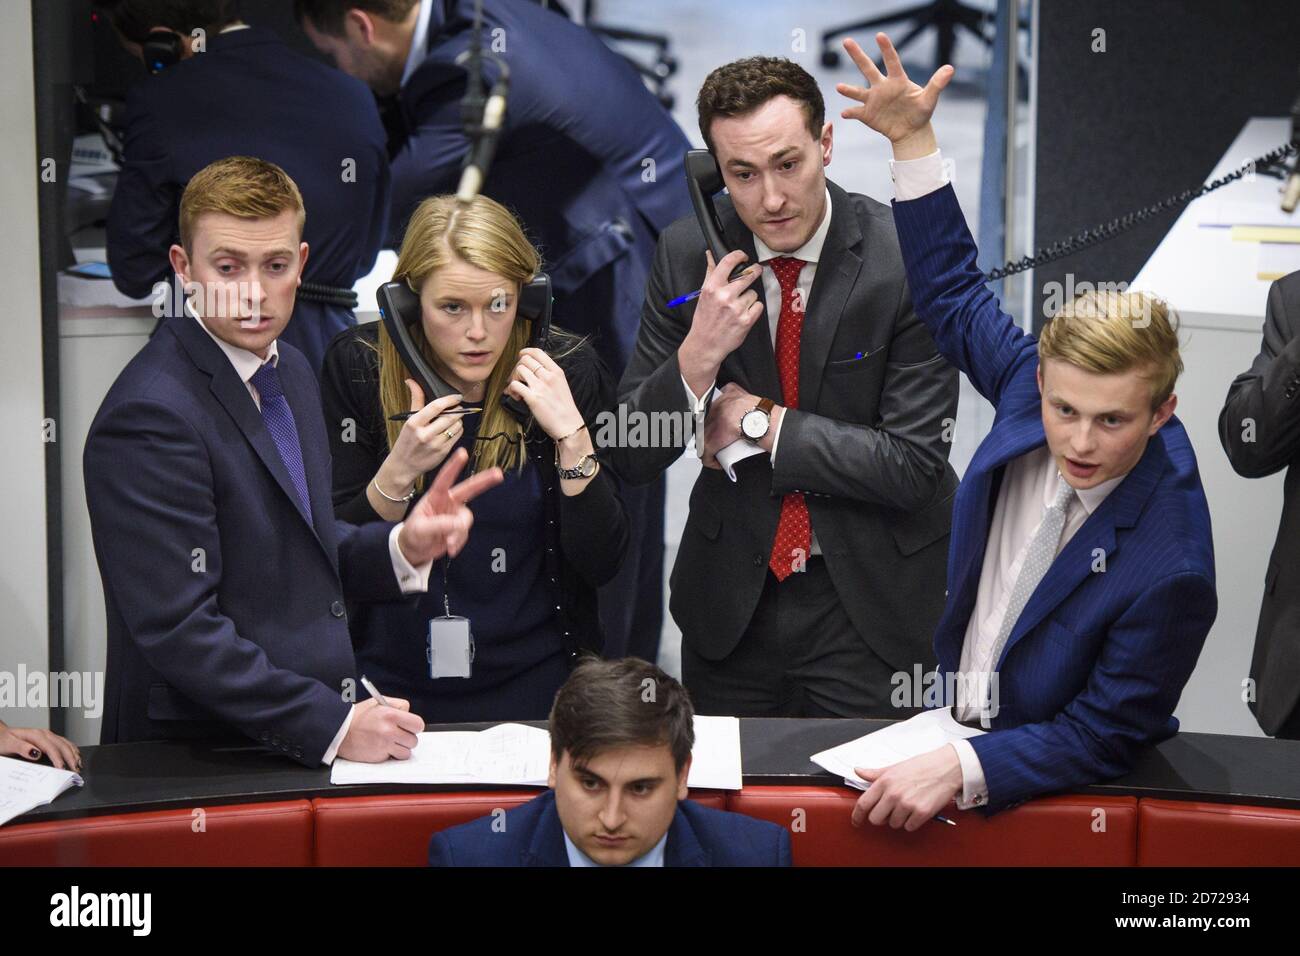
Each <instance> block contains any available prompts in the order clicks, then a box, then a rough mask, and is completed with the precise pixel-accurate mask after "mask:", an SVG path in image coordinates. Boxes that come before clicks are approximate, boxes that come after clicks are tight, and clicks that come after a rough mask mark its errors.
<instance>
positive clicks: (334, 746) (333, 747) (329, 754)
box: [320, 704, 357, 767]
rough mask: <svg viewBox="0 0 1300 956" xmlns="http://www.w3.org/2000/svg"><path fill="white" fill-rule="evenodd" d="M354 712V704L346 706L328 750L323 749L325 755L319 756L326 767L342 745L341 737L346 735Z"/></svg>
mask: <svg viewBox="0 0 1300 956" xmlns="http://www.w3.org/2000/svg"><path fill="white" fill-rule="evenodd" d="M356 712H357V705H356V704H353V705H352V706H351V707H349V708H348V715H347V716H346V717H344V718H343V726H342V727H340V728H339V732H338V733H337V734H335V735H334V742H333V743H331V744H330V748H329V750H327V751H325V756H323V757H321V758H320V762H321V763H323V764H325V766H327V767H328V766H329V765H330V764H332V763H333V762H334V758H335V757H337V756H338V752H339V748H340V747H342V746H343V738H344V737H346V736H347V735H348V728H349V727H351V726H352V715H353V714H355V713H356Z"/></svg>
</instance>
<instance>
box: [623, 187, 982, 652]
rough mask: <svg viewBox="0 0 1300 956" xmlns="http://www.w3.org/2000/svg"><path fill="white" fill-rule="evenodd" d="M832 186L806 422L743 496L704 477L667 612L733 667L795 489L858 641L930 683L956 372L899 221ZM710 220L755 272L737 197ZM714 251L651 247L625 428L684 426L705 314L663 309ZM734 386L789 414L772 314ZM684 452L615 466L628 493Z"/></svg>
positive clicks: (762, 460) (687, 308) (684, 241)
mask: <svg viewBox="0 0 1300 956" xmlns="http://www.w3.org/2000/svg"><path fill="white" fill-rule="evenodd" d="M827 185H828V188H829V190H830V195H831V224H830V230H829V234H828V235H827V237H826V243H825V246H824V247H823V251H822V257H821V260H820V262H819V264H818V267H817V275H816V278H815V280H814V282H813V287H812V291H811V294H810V295H809V301H808V311H807V313H806V315H805V317H804V325H803V333H802V340H801V345H800V357H799V406H800V407H799V408H798V409H797V410H789V411H787V413H786V415H785V419H784V421H783V423H782V426H781V435H780V442H779V444H778V446H777V454H776V463H775V467H773V466H772V463H771V461H770V459H769V457H768V456H767V455H756V456H754V457H752V458H748V459H745V460H744V461H742V462H740V463H739V464H738V465H737V466H736V476H737V479H738V480H737V482H736V483H734V484H733V483H732V482H731V480H730V479H729V478H727V476H726V474H725V473H724V472H721V471H718V470H715V469H711V468H705V469H703V471H702V473H701V474H700V477H699V479H698V480H697V481H696V483H695V487H694V489H693V490H692V492H691V499H690V514H689V516H688V518H687V522H686V529H685V531H684V533H683V536H682V543H681V549H680V551H679V552H678V555H677V562H676V564H675V565H674V567H673V571H672V577H671V581H670V583H671V589H672V596H671V600H670V605H669V606H670V609H671V611H672V614H673V618H674V619H675V620H676V621H677V624H678V626H679V627H681V629H682V635H683V640H684V641H686V642H687V643H688V644H689V645H690V646H691V647H692V648H693V649H694V650H695V651H697V652H698V653H699V654H701V655H702V656H703V657H705V658H706V659H709V660H721V659H722V658H724V657H726V656H727V655H728V654H729V653H731V651H732V650H733V649H734V648H735V646H736V645H737V643H738V642H739V641H740V639H741V637H742V635H743V634H744V632H745V629H746V627H747V626H748V624H749V621H750V619H751V618H752V616H753V614H754V609H755V608H756V607H757V605H758V599H759V595H760V593H761V592H762V589H763V583H764V577H765V575H766V573H767V563H768V556H769V553H770V551H771V548H772V542H773V539H774V538H775V536H776V525H777V519H778V517H779V516H780V510H781V498H782V496H783V495H785V494H786V493H789V492H794V491H802V492H804V494H805V498H806V501H807V503H808V510H809V514H810V515H811V518H812V527H813V531H814V532H815V533H816V535H817V539H818V541H819V542H820V545H821V549H822V553H823V554H824V556H825V560H826V567H827V569H828V571H829V573H830V576H831V579H832V580H833V581H834V584H835V588H836V591H837V593H838V594H839V597H840V600H841V601H842V602H843V604H844V606H845V608H846V609H847V611H848V614H849V617H850V619H851V620H852V621H853V624H854V626H855V628H856V629H857V630H858V632H859V633H860V634H862V635H863V637H864V638H865V639H866V641H867V643H868V644H869V645H870V646H871V648H872V649H873V650H874V651H875V652H876V653H878V654H879V655H880V656H881V657H883V658H884V659H885V660H886V661H887V662H889V663H890V664H892V665H894V666H895V667H897V668H900V669H907V670H910V669H911V667H912V665H913V664H915V663H918V662H920V663H923V664H925V665H926V666H927V667H928V666H929V665H930V663H931V662H932V661H933V659H934V651H933V637H934V629H935V626H936V624H937V623H938V620H939V615H940V613H941V612H942V610H943V603H944V581H945V562H946V558H947V539H948V531H949V527H950V524H951V520H952V497H953V494H954V493H955V491H956V488H957V476H956V475H955V474H954V473H953V470H952V468H951V467H950V466H949V465H948V450H949V447H950V443H951V438H952V427H951V426H952V422H953V420H955V418H956V412H957V373H956V371H955V370H954V369H953V368H952V366H950V365H949V364H948V363H947V362H946V361H945V360H944V359H943V357H942V356H940V355H939V354H938V352H937V351H936V349H935V346H934V342H933V340H932V339H931V338H930V334H929V332H927V331H926V329H925V327H924V326H923V325H922V324H921V323H920V321H918V319H917V318H916V315H915V313H914V312H913V311H912V303H911V297H910V295H909V293H908V289H907V282H906V279H905V278H904V273H903V263H902V258H901V256H900V253H899V249H898V239H897V237H896V235H895V233H894V224H893V215H892V213H891V212H890V210H889V207H887V206H884V205H882V204H880V203H878V202H876V201H875V200H872V199H869V198H867V197H866V196H859V195H850V194H848V193H846V192H844V190H842V189H840V188H839V187H838V186H836V185H835V184H834V183H828V184H827ZM718 213H719V216H720V218H721V219H722V224H723V229H724V232H725V234H726V241H727V244H728V246H729V247H730V248H733V249H737V248H738V249H744V250H745V252H746V253H748V255H749V257H750V261H751V262H752V261H753V260H754V258H755V252H754V241H753V235H752V234H751V233H750V231H749V229H748V228H746V227H745V225H744V224H743V223H742V222H741V221H740V219H739V217H738V216H737V215H736V213H735V210H734V209H733V208H732V205H731V202H730V200H729V199H726V198H721V197H720V198H719V200H718ZM704 250H705V242H704V235H703V233H702V232H701V231H700V228H699V226H698V224H697V223H696V220H695V219H694V217H688V218H685V219H681V220H678V221H677V222H675V223H673V224H672V225H671V226H669V228H668V229H667V230H666V231H665V232H664V233H663V235H662V236H660V238H659V244H658V248H657V250H656V252H655V263H654V271H653V274H652V275H651V277H650V281H649V284H648V286H647V290H646V299H645V304H644V306H643V307H642V311H641V326H640V330H639V332H638V335H637V343H636V351H635V353H634V355H633V356H632V361H631V363H630V364H629V365H628V368H627V372H626V373H625V374H624V376H623V380H622V382H621V383H620V385H619V402H620V404H621V405H625V406H626V409H627V413H628V414H629V415H631V413H634V412H648V413H652V414H653V413H655V412H673V413H677V414H679V415H686V416H689V413H690V403H689V401H688V399H687V395H686V389H685V387H684V386H683V385H682V379H681V372H680V369H679V367H678V364H677V347H678V346H679V345H680V344H681V342H682V340H683V339H684V338H685V337H686V333H687V331H689V329H690V324H691V318H692V316H693V315H694V314H695V303H694V302H690V303H687V304H686V305H684V306H680V307H678V308H676V309H671V310H670V309H667V308H665V304H666V303H667V302H668V301H669V300H670V299H672V298H673V297H675V296H677V295H680V294H682V293H684V292H688V291H690V290H692V289H698V288H699V287H700V285H701V283H702V282H703V281H704V271H705V259H704ZM759 281H761V280H759ZM755 287H756V288H757V289H758V291H759V299H760V301H761V300H762V299H763V295H762V290H761V286H758V285H757V284H756V286H755ZM859 352H861V353H863V357H862V358H861V359H857V358H855V356H856V354H857V353H859ZM728 382H735V383H736V384H738V385H740V386H741V387H742V388H744V389H746V390H747V391H749V392H751V393H753V394H755V395H759V396H765V397H768V398H771V399H773V400H774V401H776V402H777V403H778V404H781V403H782V402H781V383H780V377H779V375H778V373H777V368H776V358H775V356H774V354H773V350H772V341H771V334H770V331H769V325H768V319H767V316H766V314H764V315H762V316H760V317H759V319H758V321H757V322H755V323H754V326H753V328H752V329H751V330H750V333H749V335H748V337H747V338H746V339H745V341H744V342H743V343H742V344H741V346H740V348H738V349H737V350H736V351H735V352H733V353H732V354H731V355H730V356H728V358H727V359H726V360H725V361H724V362H723V364H722V368H721V370H720V371H719V373H718V382H717V385H718V387H719V388H721V387H722V386H724V385H725V384H727V383H728ZM620 411H621V410H620ZM629 420H630V421H634V420H635V419H629ZM652 431H654V430H652ZM665 432H667V429H660V430H659V431H657V432H654V434H656V435H658V436H659V437H661V438H662V437H664V433H665ZM669 437H671V435H670V436H669ZM684 444H685V442H684V441H679V442H677V443H675V444H674V443H672V442H664V443H663V445H662V446H661V447H635V448H633V447H619V448H616V449H614V450H613V459H614V461H615V463H616V467H617V468H618V470H619V472H620V474H621V475H624V476H625V477H626V478H627V479H628V480H629V481H632V482H645V481H649V480H651V479H652V478H654V477H655V476H656V475H658V474H659V473H660V472H662V471H663V470H664V469H665V468H667V467H668V466H669V465H670V464H672V462H673V461H674V460H676V458H677V457H678V456H679V455H680V454H681V453H682V450H683V447H684Z"/></svg>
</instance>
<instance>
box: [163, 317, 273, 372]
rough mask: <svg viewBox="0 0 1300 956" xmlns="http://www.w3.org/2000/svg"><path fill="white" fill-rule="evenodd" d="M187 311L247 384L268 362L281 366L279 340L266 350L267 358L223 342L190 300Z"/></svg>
mask: <svg viewBox="0 0 1300 956" xmlns="http://www.w3.org/2000/svg"><path fill="white" fill-rule="evenodd" d="M185 311H186V312H188V313H189V314H190V315H191V316H192V317H193V319H194V321H195V322H197V323H199V328H201V329H202V330H203V331H204V332H206V333H208V338H210V339H212V341H214V342H216V343H217V347H218V348H220V349H221V351H223V352H225V353H226V358H228V359H230V364H231V365H233V366H234V367H235V372H236V374H238V375H239V379H240V381H242V382H243V383H244V384H245V385H247V384H248V380H249V379H250V378H252V377H253V376H254V375H255V374H257V370H258V369H259V368H261V367H262V366H263V365H264V364H265V363H266V362H270V363H271V365H272V366H275V367H277V368H278V367H279V365H280V352H279V349H278V347H277V346H278V345H279V342H278V341H276V340H272V341H271V346H270V348H268V349H267V352H266V358H265V359H262V358H261V357H260V356H258V355H257V353H255V352H250V351H248V349H241V348H239V347H238V346H236V345H231V344H230V343H229V342H223V341H222V340H221V339H219V338H217V337H216V336H215V335H213V334H212V330H211V329H209V328H208V327H207V326H206V325H204V324H203V320H202V319H200V318H199V316H198V313H197V312H195V311H194V309H193V308H191V307H190V304H189V303H188V302H186V303H185Z"/></svg>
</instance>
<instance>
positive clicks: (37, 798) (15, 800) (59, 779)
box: [0, 757, 85, 826]
mask: <svg viewBox="0 0 1300 956" xmlns="http://www.w3.org/2000/svg"><path fill="white" fill-rule="evenodd" d="M84 784H85V781H83V780H82V779H81V776H80V775H79V774H75V773H73V772H72V771H71V770H59V769H58V768H57V767H47V766H45V765H44V764H38V763H28V762H27V761H25V760H15V759H14V758H13V757H0V826H3V825H4V824H6V823H8V822H9V821H10V820H12V819H13V818H14V817H17V816H21V815H22V814H24V813H26V812H27V811H28V810H34V809H36V808H37V807H42V806H44V805H45V804H47V803H49V802H51V801H52V800H53V799H54V798H55V797H57V796H58V795H59V794H61V793H62V792H63V791H65V790H68V789H70V788H72V787H80V786H84Z"/></svg>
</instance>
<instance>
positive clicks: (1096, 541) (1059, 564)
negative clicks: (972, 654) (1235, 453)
mask: <svg viewBox="0 0 1300 956" xmlns="http://www.w3.org/2000/svg"><path fill="white" fill-rule="evenodd" d="M1167 460H1168V458H1167V456H1166V454H1165V450H1164V441H1163V440H1162V439H1161V438H1160V436H1159V433H1157V434H1156V435H1155V436H1154V437H1153V438H1152V439H1151V441H1150V442H1148V443H1147V448H1146V451H1145V452H1143V454H1142V458H1141V459H1140V460H1139V461H1138V463H1137V465H1135V466H1134V468H1133V470H1132V471H1130V472H1129V473H1128V475H1127V476H1126V477H1125V478H1124V480H1123V481H1121V482H1120V483H1119V484H1118V485H1116V486H1115V490H1114V491H1112V492H1111V493H1110V494H1109V495H1107V496H1106V500H1105V501H1103V502H1102V503H1101V504H1100V505H1099V506H1098V507H1097V510H1096V511H1094V512H1093V513H1092V514H1090V515H1089V516H1088V518H1087V520H1086V521H1084V523H1083V525H1082V526H1081V527H1080V528H1079V530H1078V531H1077V532H1076V533H1075V535H1074V537H1073V538H1071V539H1070V541H1069V543H1068V544H1066V546H1065V547H1064V548H1063V549H1062V550H1061V553H1060V554H1058V555H1057V556H1056V559H1055V560H1054V561H1053V562H1052V564H1051V566H1050V567H1048V569H1047V573H1046V574H1044V575H1043V579H1042V580H1041V581H1039V582H1038V587H1036V588H1035V589H1034V593H1033V594H1031V595H1030V596H1029V601H1028V603H1027V604H1025V609H1024V610H1023V611H1021V612H1020V617H1019V618H1018V619H1017V620H1016V626H1015V628H1014V629H1013V630H1012V632H1011V635H1010V636H1009V637H1008V638H1007V643H1006V646H1005V647H1004V648H1003V650H1002V658H1001V660H999V661H998V662H997V666H998V667H999V668H1000V667H1001V666H1002V661H1004V660H1006V656H1007V654H1008V653H1009V652H1010V651H1011V648H1012V647H1014V646H1015V644H1016V642H1017V641H1018V640H1020V638H1022V637H1023V636H1024V635H1025V634H1027V633H1029V632H1030V631H1031V630H1033V629H1034V628H1035V627H1037V626H1038V625H1039V624H1040V623H1041V622H1042V621H1043V619H1044V618H1046V617H1047V615H1048V614H1049V613H1051V612H1052V611H1053V610H1055V609H1056V608H1057V607H1058V606H1059V605H1060V604H1061V603H1062V602H1063V601H1064V600H1065V599H1066V598H1067V597H1069V596H1070V594H1071V593H1073V592H1074V589H1075V588H1077V587H1078V586H1079V585H1080V584H1082V583H1083V581H1084V579H1085V578H1087V577H1088V576H1089V575H1090V574H1093V573H1095V572H1094V571H1093V566H1094V564H1095V563H1096V561H1097V558H1098V557H1100V556H1101V555H1105V560H1106V562H1107V563H1109V562H1110V559H1111V556H1112V555H1113V554H1114V553H1115V552H1116V551H1117V550H1118V544H1117V539H1116V535H1115V530H1116V528H1131V527H1133V526H1134V525H1135V524H1136V523H1137V519H1138V516H1139V515H1140V514H1141V513H1142V508H1143V507H1144V506H1145V504H1146V501H1147V499H1148V498H1149V497H1151V492H1152V491H1153V490H1155V486H1156V484H1157V482H1158V481H1159V480H1160V476H1161V475H1162V474H1163V473H1164V469H1165V464H1166V462H1167ZM1098 552H1100V555H1099V554H1098ZM1104 566H1105V565H1103V567H1104Z"/></svg>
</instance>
